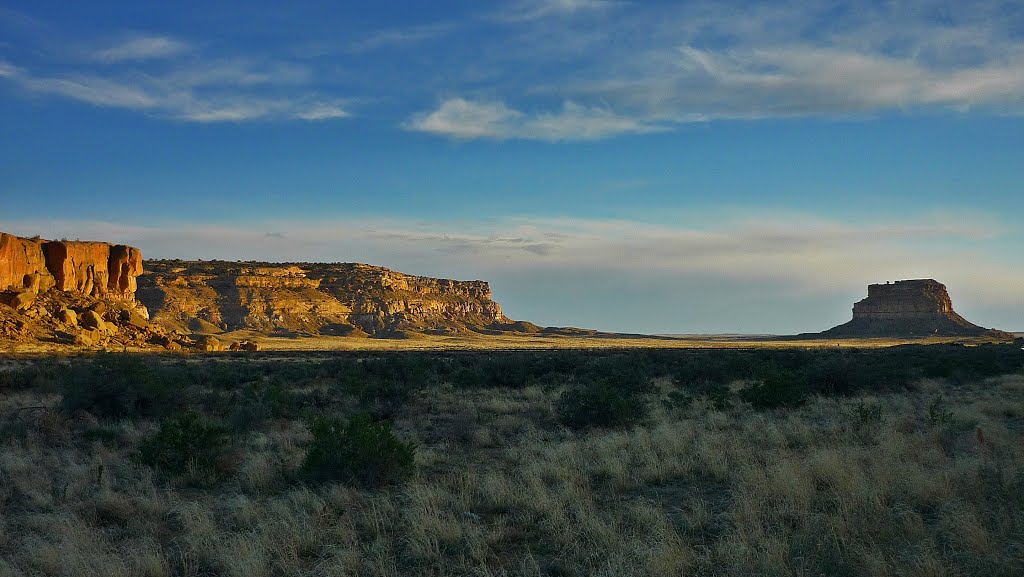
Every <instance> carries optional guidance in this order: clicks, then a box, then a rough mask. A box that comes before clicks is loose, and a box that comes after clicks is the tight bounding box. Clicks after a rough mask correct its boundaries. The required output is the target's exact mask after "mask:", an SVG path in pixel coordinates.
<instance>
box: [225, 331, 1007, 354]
mask: <svg viewBox="0 0 1024 577" xmlns="http://www.w3.org/2000/svg"><path fill="white" fill-rule="evenodd" d="M223 338H224V339H228V340H231V339H234V340H240V339H252V340H256V341H258V342H259V343H260V345H261V346H262V348H264V349H265V350H271V351H449V350H468V351H479V350H532V349H545V350H547V349H644V348H658V349H660V348H665V349H674V348H682V349H731V348H773V349H774V348H814V349H817V348H834V347H839V346H842V347H845V348H877V347H891V346H896V345H903V344H938V343H950V342H979V343H980V342H988V340H987V339H970V338H953V337H929V338H919V339H893V338H865V339H841V340H837V339H781V338H750V337H712V336H707V337H704V336H688V337H675V338H665V337H640V336H605V337H575V336H561V335H550V336H538V335H478V334H463V335H453V336H439V335H420V336H418V337H417V338H415V339H372V338H349V337H331V336H317V337H298V338H295V337H266V336H259V335H256V334H253V333H250V332H239V333H237V334H235V333H227V334H226V335H224V337H223Z"/></svg>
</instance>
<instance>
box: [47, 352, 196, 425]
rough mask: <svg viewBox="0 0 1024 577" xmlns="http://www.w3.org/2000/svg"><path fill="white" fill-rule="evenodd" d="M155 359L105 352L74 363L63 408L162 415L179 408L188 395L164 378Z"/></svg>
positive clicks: (108, 413) (109, 414) (114, 414)
mask: <svg viewBox="0 0 1024 577" xmlns="http://www.w3.org/2000/svg"><path fill="white" fill-rule="evenodd" d="M155 363H156V361H155V360H153V359H151V358H147V357H141V356H138V355H132V354H126V353H122V354H118V353H103V354H99V355H97V356H96V357H95V359H93V361H92V362H90V363H84V364H78V365H75V366H74V367H73V369H72V370H71V371H70V374H69V376H68V378H67V380H66V382H65V383H64V389H63V393H64V398H63V400H62V401H61V409H63V410H64V411H66V412H74V411H77V410H85V411H88V412H90V413H92V414H94V415H96V416H98V417H113V418H120V417H159V416H162V415H167V414H169V413H171V412H174V411H176V410H180V409H181V408H182V406H183V404H184V398H185V395H184V394H183V392H182V391H181V390H180V387H176V386H175V385H174V384H173V382H171V379H167V378H163V377H164V375H162V374H161V372H160V371H159V370H158V367H157V366H156V364H155Z"/></svg>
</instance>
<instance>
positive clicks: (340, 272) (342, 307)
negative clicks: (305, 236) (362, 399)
mask: <svg viewBox="0 0 1024 577" xmlns="http://www.w3.org/2000/svg"><path fill="white" fill-rule="evenodd" d="M146 267H147V269H148V270H149V272H148V273H147V274H145V275H143V276H142V277H140V281H139V292H138V298H139V300H140V301H142V302H143V304H145V305H146V306H147V308H149V310H150V311H151V313H152V315H153V319H154V321H155V322H159V323H163V324H164V325H165V326H167V327H173V328H182V327H188V326H195V325H196V322H197V321H202V322H205V323H212V324H214V325H217V326H218V327H219V328H221V329H224V330H234V329H240V328H247V329H253V330H258V331H262V332H300V333H311V334H332V335H363V334H369V335H373V336H381V337H387V336H395V335H397V334H400V333H403V332H406V331H412V332H427V333H455V332H460V331H466V330H481V329H484V328H486V327H490V326H492V325H502V324H508V323H510V322H511V321H509V320H508V319H506V318H505V316H504V315H503V314H502V312H501V307H500V306H499V305H498V303H496V302H494V301H493V300H492V298H491V290H490V287H489V286H488V285H487V283H486V282H482V281H454V280H448V279H436V278H428V277H419V276H413V275H406V274H403V273H400V272H395V271H392V270H389V269H386V268H383V267H376V266H370V265H365V264H355V263H342V264H318V263H306V264H302V265H301V266H300V265H273V264H265V263H261V264H250V263H227V262H181V261H149V262H147V265H146Z"/></svg>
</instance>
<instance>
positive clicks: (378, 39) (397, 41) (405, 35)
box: [349, 22, 456, 53]
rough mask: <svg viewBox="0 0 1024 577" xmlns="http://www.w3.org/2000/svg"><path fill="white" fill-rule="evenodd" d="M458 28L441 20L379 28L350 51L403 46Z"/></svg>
mask: <svg viewBox="0 0 1024 577" xmlns="http://www.w3.org/2000/svg"><path fill="white" fill-rule="evenodd" d="M455 28H456V25H455V24H454V23H451V22H439V23H435V24H425V25H421V26H409V27H406V28H391V29H386V30H378V31H376V32H373V33H372V34H370V35H368V36H366V37H365V38H363V39H361V40H358V41H356V42H354V43H352V45H351V46H350V47H349V51H350V52H355V53H359V52H369V51H372V50H378V49H381V48H393V47H403V46H408V45H411V44H418V43H420V42H426V41H428V40H433V39H435V38H439V37H441V36H444V35H445V34H448V33H449V32H451V31H452V30H454V29H455Z"/></svg>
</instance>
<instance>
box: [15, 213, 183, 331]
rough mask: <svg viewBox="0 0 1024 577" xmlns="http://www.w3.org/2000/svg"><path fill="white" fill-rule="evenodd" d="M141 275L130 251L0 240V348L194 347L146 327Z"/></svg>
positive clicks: (136, 258)
mask: <svg viewBox="0 0 1024 577" xmlns="http://www.w3.org/2000/svg"><path fill="white" fill-rule="evenodd" d="M140 274H142V253H141V252H139V249H137V248H135V247H130V246H125V245H113V244H109V243H105V242H82V241H67V240H44V239H40V238H21V237H17V236H13V235H10V234H5V233H0V344H3V343H4V342H6V343H7V344H10V343H32V342H38V343H49V344H53V345H79V346H121V347H129V346H131V347H139V348H146V347H153V346H167V347H170V348H175V347H179V348H180V347H182V346H190V345H193V344H194V342H193V341H191V340H190V339H188V338H187V337H185V336H184V335H177V336H176V335H171V334H168V332H167V331H165V330H163V329H162V328H161V327H158V326H155V325H154V326H151V325H150V323H149V320H148V319H149V313H148V311H147V310H146V308H145V307H144V306H142V305H140V304H139V303H138V302H137V301H136V300H135V290H136V288H137V285H136V278H138V276H139V275H140ZM176 337H179V338H180V340H181V342H180V343H179V342H177V341H176V340H175V339H176Z"/></svg>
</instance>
